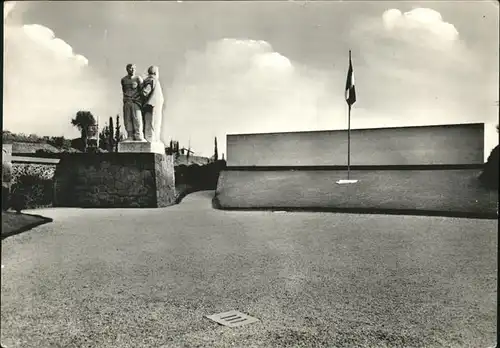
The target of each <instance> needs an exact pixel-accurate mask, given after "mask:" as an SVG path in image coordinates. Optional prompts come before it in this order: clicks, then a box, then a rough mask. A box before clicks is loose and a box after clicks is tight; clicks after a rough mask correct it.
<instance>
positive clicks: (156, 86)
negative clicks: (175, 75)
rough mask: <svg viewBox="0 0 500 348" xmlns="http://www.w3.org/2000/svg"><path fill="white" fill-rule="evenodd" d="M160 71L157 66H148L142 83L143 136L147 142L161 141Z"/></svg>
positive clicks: (161, 102)
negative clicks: (146, 74)
mask: <svg viewBox="0 0 500 348" xmlns="http://www.w3.org/2000/svg"><path fill="white" fill-rule="evenodd" d="M159 77H160V72H159V69H158V67H157V66H150V67H149V68H148V77H146V78H145V79H144V83H143V85H142V95H143V98H144V101H143V115H144V137H145V138H146V140H147V141H149V142H161V140H160V133H161V122H162V117H163V115H162V114H163V113H162V110H163V103H164V99H163V91H162V89H161V85H160V80H159Z"/></svg>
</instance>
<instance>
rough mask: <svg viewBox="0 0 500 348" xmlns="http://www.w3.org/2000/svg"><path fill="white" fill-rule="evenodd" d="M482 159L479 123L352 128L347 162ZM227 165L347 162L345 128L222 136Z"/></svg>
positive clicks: (420, 162)
mask: <svg viewBox="0 0 500 348" xmlns="http://www.w3.org/2000/svg"><path fill="white" fill-rule="evenodd" d="M482 163H484V124H483V123H479V124H460V125H443V126H425V127H402V128H378V129H356V130H351V165H428V164H482ZM227 165H228V166H299V167H300V166H328V165H339V166H345V165H347V131H346V130H338V131H314V132H292V133H269V134H234V135H228V136H227Z"/></svg>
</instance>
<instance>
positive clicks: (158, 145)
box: [118, 141, 165, 155]
mask: <svg viewBox="0 0 500 348" xmlns="http://www.w3.org/2000/svg"><path fill="white" fill-rule="evenodd" d="M118 152H130V153H158V154H161V155H164V154H165V145H164V144H163V143H162V142H153V143H150V142H147V141H122V142H119V143H118Z"/></svg>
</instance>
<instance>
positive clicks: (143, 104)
mask: <svg viewBox="0 0 500 348" xmlns="http://www.w3.org/2000/svg"><path fill="white" fill-rule="evenodd" d="M126 70H127V75H126V76H125V77H123V78H122V79H121V85H122V91H123V123H124V125H125V130H126V131H127V139H126V140H125V141H148V142H150V143H153V142H161V140H160V131H161V122H162V117H163V115H162V109H163V103H164V99H163V91H162V89H161V85H160V81H159V69H158V67H157V66H150V67H149V68H148V76H147V77H146V78H145V79H143V78H142V77H140V76H137V75H136V67H135V64H127V67H126Z"/></svg>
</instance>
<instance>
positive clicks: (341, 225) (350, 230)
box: [1, 191, 498, 348]
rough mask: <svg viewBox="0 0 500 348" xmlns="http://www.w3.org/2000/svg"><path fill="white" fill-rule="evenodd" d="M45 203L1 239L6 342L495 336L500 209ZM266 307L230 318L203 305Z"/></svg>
mask: <svg viewBox="0 0 500 348" xmlns="http://www.w3.org/2000/svg"><path fill="white" fill-rule="evenodd" d="M213 194H214V193H213V191H207V192H198V193H194V194H191V195H189V196H187V197H186V198H184V200H183V201H182V202H181V203H180V204H179V205H176V206H172V207H169V208H164V209H40V210H37V211H31V212H30V213H33V214H40V215H43V216H46V217H50V218H53V219H54V221H53V222H52V223H47V224H44V225H41V226H38V227H36V228H34V229H33V230H30V231H28V232H24V233H22V234H19V235H15V236H11V237H8V238H6V239H5V240H3V241H2V264H3V265H5V268H3V269H2V282H1V290H2V292H1V327H2V330H1V340H2V344H3V345H5V346H6V347H7V348H12V347H23V348H29V347H42V348H43V347H68V348H69V347H75V348H76V347H93V348H94V347H106V348H107V347H110V348H111V347H113V348H116V347H123V348H128V347H134V348H136V347H137V348H138V347H148V348H149V347H162V348H166V347H246V348H247V347H266V348H269V347H484V348H486V347H489V346H492V345H494V344H495V341H496V315H497V305H496V299H497V245H498V234H497V228H498V226H497V224H498V221H497V220H484V219H464V218H445V217H426V216H394V215H393V216H387V215H355V214H332V213H305V212H301V213H273V212H259V211H252V212H233V211H220V210H215V209H213V208H212V206H211V199H212V197H213ZM232 309H236V310H239V311H241V312H243V313H247V314H249V315H252V316H255V317H257V318H259V319H260V320H261V321H260V322H258V323H254V324H250V325H248V326H243V327H240V328H228V327H224V326H221V325H219V324H216V323H214V322H211V321H209V320H208V319H206V318H205V317H204V316H205V315H211V314H214V313H219V312H224V311H229V310H232Z"/></svg>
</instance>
